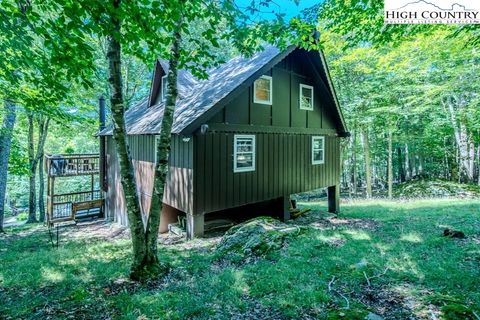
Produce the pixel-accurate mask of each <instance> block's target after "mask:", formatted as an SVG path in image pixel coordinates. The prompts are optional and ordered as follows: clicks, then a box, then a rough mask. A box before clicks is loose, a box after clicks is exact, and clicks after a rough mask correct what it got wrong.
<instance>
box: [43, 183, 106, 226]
mask: <svg viewBox="0 0 480 320" xmlns="http://www.w3.org/2000/svg"><path fill="white" fill-rule="evenodd" d="M48 201H49V206H50V208H51V209H50V210H49V211H51V214H50V221H59V220H70V219H74V218H75V213H76V210H75V209H76V208H80V206H81V205H82V204H90V207H91V208H96V207H99V206H101V204H102V202H101V201H102V192H101V191H100V190H94V191H82V192H70V193H63V194H56V195H53V196H52V197H51V198H50V197H49V199H48Z"/></svg>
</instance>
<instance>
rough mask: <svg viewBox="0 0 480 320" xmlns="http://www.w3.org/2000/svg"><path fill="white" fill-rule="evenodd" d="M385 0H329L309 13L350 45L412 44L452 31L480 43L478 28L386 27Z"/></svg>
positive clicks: (423, 25) (454, 26) (439, 26)
mask: <svg viewBox="0 0 480 320" xmlns="http://www.w3.org/2000/svg"><path fill="white" fill-rule="evenodd" d="M383 9H384V8H383V2H382V1H371V0H326V1H324V2H323V4H319V5H317V6H314V7H313V8H311V9H310V10H308V12H306V14H307V15H308V16H309V17H317V18H318V20H319V21H321V22H322V24H323V26H324V27H325V28H327V29H329V30H331V31H334V32H336V33H339V34H341V35H343V36H344V37H345V39H346V40H347V42H348V45H350V46H352V45H357V44H359V43H364V42H368V43H374V44H380V45H381V44H392V43H401V42H403V41H408V40H411V39H412V38H414V37H415V36H417V35H419V34H424V35H428V34H430V33H433V32H436V31H444V30H445V31H448V35H449V37H452V36H462V37H465V38H466V42H465V43H464V45H465V44H469V45H471V46H472V47H474V46H476V45H478V43H479V42H480V28H479V27H478V25H473V24H472V25H467V26H463V25H435V24H433V25H428V24H418V25H408V24H405V25H402V24H385V23H384V10H383Z"/></svg>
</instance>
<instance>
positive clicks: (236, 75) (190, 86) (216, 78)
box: [100, 46, 348, 136]
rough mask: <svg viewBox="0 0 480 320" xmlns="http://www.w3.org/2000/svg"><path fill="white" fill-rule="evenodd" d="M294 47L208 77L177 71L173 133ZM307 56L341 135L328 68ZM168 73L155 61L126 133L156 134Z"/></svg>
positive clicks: (213, 109)
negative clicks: (148, 86) (147, 92)
mask: <svg viewBox="0 0 480 320" xmlns="http://www.w3.org/2000/svg"><path fill="white" fill-rule="evenodd" d="M294 50H301V49H296V48H295V47H294V46H291V47H289V48H287V49H286V50H285V51H283V52H281V51H280V50H279V49H278V48H276V47H273V46H268V47H266V48H265V50H264V51H262V52H259V53H257V54H255V55H253V56H252V57H250V58H244V57H237V58H234V59H232V60H230V61H228V62H227V63H225V64H222V65H220V66H219V67H217V68H214V69H211V70H209V71H208V75H209V77H208V79H206V80H197V79H196V78H195V77H193V76H192V75H191V73H190V72H188V71H187V70H179V72H178V79H177V85H178V93H179V96H178V99H177V105H176V108H175V114H174V123H173V127H172V133H173V134H185V135H187V134H191V133H193V132H194V131H195V130H197V129H198V128H199V127H200V126H201V125H202V124H204V123H206V122H207V121H208V120H209V119H210V118H211V117H213V116H214V115H215V114H216V113H217V112H218V111H219V110H220V109H221V108H223V107H224V106H225V105H226V104H227V103H228V102H230V101H232V100H233V99H235V97H237V96H238V95H239V94H241V93H242V92H243V91H244V90H246V89H247V88H248V87H249V86H250V85H252V84H253V82H254V81H255V80H256V79H258V78H259V77H260V76H261V75H262V74H264V73H265V72H266V71H268V70H269V69H271V68H272V67H273V66H275V65H276V64H277V63H279V62H280V61H281V60H283V59H284V58H285V57H287V56H288V55H289V54H291V53H292V52H293V51H294ZM307 57H308V59H310V61H309V62H310V63H311V64H312V65H313V69H314V70H315V74H316V76H318V77H319V79H320V78H321V80H322V81H320V82H321V83H322V84H323V85H325V84H328V88H326V89H327V91H328V92H329V95H330V97H327V98H328V100H330V101H331V103H332V106H333V108H331V110H330V111H329V112H333V114H334V115H333V118H334V120H335V122H336V123H337V125H336V127H337V131H338V133H339V135H340V136H342V135H347V134H348V132H347V128H346V126H345V121H344V119H343V116H342V113H341V110H340V106H339V105H338V101H337V99H336V96H335V91H334V89H333V86H332V84H331V81H330V77H329V74H328V69H327V66H326V63H325V60H324V58H323V54H322V53H320V54H318V53H317V52H313V51H312V52H307ZM167 72H168V63H167V62H165V61H157V63H156V67H155V74H154V77H153V80H152V89H151V94H150V96H149V97H148V98H146V99H144V100H142V101H141V102H140V103H138V104H137V105H135V106H134V107H132V108H131V109H129V110H128V111H127V112H126V114H125V122H126V125H127V133H128V134H129V135H136V134H159V133H160V126H161V120H162V117H163V109H164V102H162V101H160V102H159V103H155V102H156V101H158V100H159V99H158V95H159V94H160V93H159V92H160V90H161V88H160V86H161V77H162V76H163V75H164V74H166V73H167ZM110 134H112V127H111V126H109V127H107V129H105V130H103V131H102V132H100V135H110Z"/></svg>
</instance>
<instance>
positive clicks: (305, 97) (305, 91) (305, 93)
mask: <svg viewBox="0 0 480 320" xmlns="http://www.w3.org/2000/svg"><path fill="white" fill-rule="evenodd" d="M300 109H302V110H310V111H312V110H313V87H312V86H309V85H306V84H302V83H301V84H300Z"/></svg>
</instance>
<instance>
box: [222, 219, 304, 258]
mask: <svg viewBox="0 0 480 320" xmlns="http://www.w3.org/2000/svg"><path fill="white" fill-rule="evenodd" d="M301 230H302V229H300V228H299V227H292V226H289V225H287V224H285V223H283V222H281V221H279V220H276V219H273V218H271V217H258V218H254V219H251V220H248V221H246V222H244V223H242V224H239V225H237V226H234V227H232V228H231V229H230V230H228V231H227V232H226V233H225V235H224V236H223V238H222V240H221V241H220V242H219V244H218V245H217V254H218V255H219V256H221V257H226V256H230V257H234V258H236V259H240V260H243V259H244V258H246V257H252V256H257V257H260V256H265V255H267V254H268V253H270V252H272V251H275V250H278V249H280V248H282V246H283V244H284V241H285V240H286V239H287V238H288V237H291V236H295V235H298V234H299V233H300V232H301Z"/></svg>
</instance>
